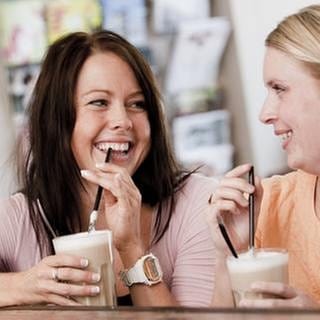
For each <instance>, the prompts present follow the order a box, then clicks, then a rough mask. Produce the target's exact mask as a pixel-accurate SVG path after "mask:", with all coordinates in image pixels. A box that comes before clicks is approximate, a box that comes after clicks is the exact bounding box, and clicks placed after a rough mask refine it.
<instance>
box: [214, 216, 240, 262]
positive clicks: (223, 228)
mask: <svg viewBox="0 0 320 320" xmlns="http://www.w3.org/2000/svg"><path fill="white" fill-rule="evenodd" d="M217 218H218V225H219V229H220V231H221V234H222V236H223V238H224V240H225V242H226V244H227V245H228V248H229V250H230V251H231V253H232V255H233V256H234V257H235V258H238V255H237V252H236V250H235V248H234V246H233V245H232V242H231V240H230V238H229V235H228V233H227V230H226V228H225V226H224V224H223V223H222V219H221V217H219V216H218V217H217Z"/></svg>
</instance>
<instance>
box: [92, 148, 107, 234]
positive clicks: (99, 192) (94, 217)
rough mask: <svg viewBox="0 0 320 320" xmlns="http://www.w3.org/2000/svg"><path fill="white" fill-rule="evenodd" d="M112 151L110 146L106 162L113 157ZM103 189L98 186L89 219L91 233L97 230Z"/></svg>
mask: <svg viewBox="0 0 320 320" xmlns="http://www.w3.org/2000/svg"><path fill="white" fill-rule="evenodd" d="M111 151H112V148H108V151H107V155H106V158H105V161H104V162H105V163H107V162H109V161H110V159H111ZM102 190H103V188H102V187H101V186H99V187H98V190H97V195H96V200H95V202H94V206H93V210H92V212H91V213H90V220H89V227H88V232H89V233H90V232H91V231H95V230H96V222H97V219H98V210H99V205H100V200H101V196H102Z"/></svg>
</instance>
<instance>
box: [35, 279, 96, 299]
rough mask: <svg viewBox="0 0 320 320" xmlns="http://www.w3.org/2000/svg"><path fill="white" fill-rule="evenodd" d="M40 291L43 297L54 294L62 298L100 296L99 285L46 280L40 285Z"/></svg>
mask: <svg viewBox="0 0 320 320" xmlns="http://www.w3.org/2000/svg"><path fill="white" fill-rule="evenodd" d="M38 290H39V292H41V293H42V295H44V296H45V295H47V297H48V296H49V295H52V294H55V295H58V296H61V297H78V296H79V297H80V296H95V295H97V294H99V292H100V287H99V286H98V285H82V284H74V283H70V282H54V281H50V280H46V281H42V282H40V283H39V286H38Z"/></svg>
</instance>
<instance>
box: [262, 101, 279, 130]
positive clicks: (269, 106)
mask: <svg viewBox="0 0 320 320" xmlns="http://www.w3.org/2000/svg"><path fill="white" fill-rule="evenodd" d="M277 118H278V108H277V106H276V103H275V102H273V101H272V99H271V98H268V97H267V98H266V100H265V101H264V103H263V106H262V109H261V112H260V115H259V120H260V121H261V122H262V123H264V124H272V123H273V122H274V121H275V120H276V119H277Z"/></svg>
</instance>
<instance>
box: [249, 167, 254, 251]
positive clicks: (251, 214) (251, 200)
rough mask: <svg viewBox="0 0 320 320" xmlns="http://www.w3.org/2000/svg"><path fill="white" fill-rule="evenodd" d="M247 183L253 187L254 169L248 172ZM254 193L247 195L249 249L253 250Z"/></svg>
mask: <svg viewBox="0 0 320 320" xmlns="http://www.w3.org/2000/svg"><path fill="white" fill-rule="evenodd" d="M249 183H250V184H252V185H253V186H254V167H253V166H252V167H251V169H250V171H249ZM254 224H255V222H254V193H250V194H249V249H254Z"/></svg>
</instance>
